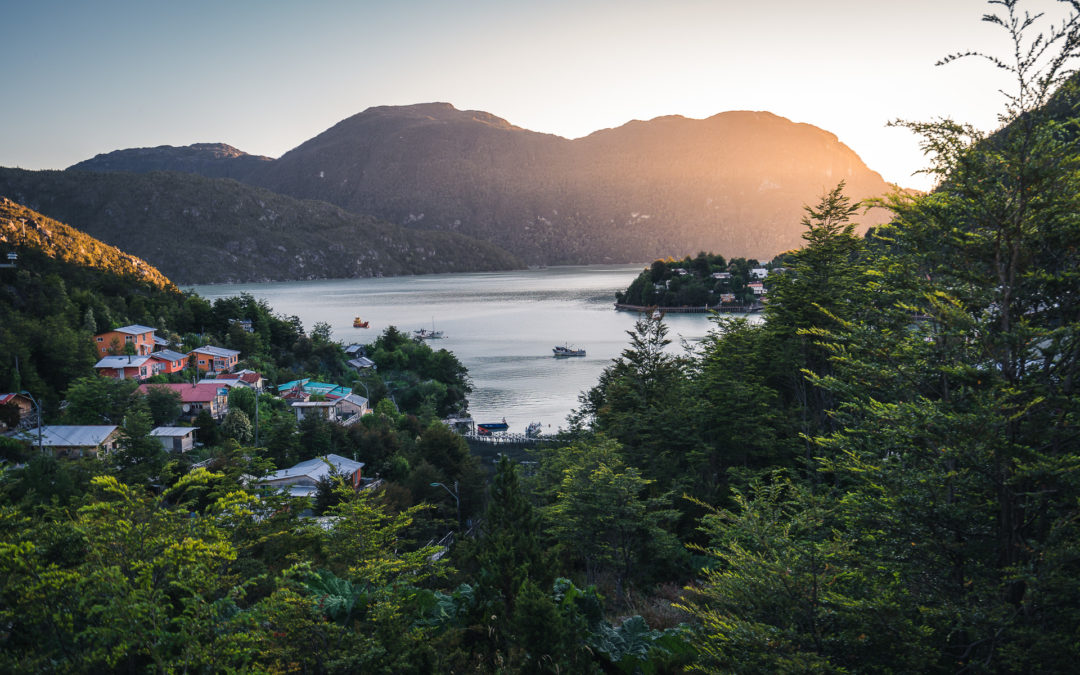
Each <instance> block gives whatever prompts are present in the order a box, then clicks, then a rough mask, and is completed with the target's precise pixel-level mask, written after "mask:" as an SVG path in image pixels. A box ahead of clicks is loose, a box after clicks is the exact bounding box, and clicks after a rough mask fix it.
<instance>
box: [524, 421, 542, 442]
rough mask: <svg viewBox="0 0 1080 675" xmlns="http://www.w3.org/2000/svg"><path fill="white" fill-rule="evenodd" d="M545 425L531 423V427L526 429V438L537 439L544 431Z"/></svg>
mask: <svg viewBox="0 0 1080 675" xmlns="http://www.w3.org/2000/svg"><path fill="white" fill-rule="evenodd" d="M543 429H544V425H543V424H541V423H540V422H531V423H529V426H527V427H525V436H527V437H528V438H536V437H537V436H539V435H540V433H541V432H542V431H543Z"/></svg>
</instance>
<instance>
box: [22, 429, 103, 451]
mask: <svg viewBox="0 0 1080 675" xmlns="http://www.w3.org/2000/svg"><path fill="white" fill-rule="evenodd" d="M116 429H117V426H116V425H115V424H114V425H84V426H77V425H62V424H61V425H57V424H54V425H51V426H45V427H42V428H41V444H42V445H43V446H49V447H79V448H96V447H97V446H99V445H101V444H102V443H104V442H105V441H106V440H108V438H109V435H110V434H112V432H114V431H116ZM13 437H14V438H18V439H20V440H23V441H29V442H30V443H34V444H35V445H36V444H37V442H38V430H37V428H34V429H26V430H24V431H20V432H18V433H16V434H14V435H13Z"/></svg>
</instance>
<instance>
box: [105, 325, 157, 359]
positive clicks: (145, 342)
mask: <svg viewBox="0 0 1080 675" xmlns="http://www.w3.org/2000/svg"><path fill="white" fill-rule="evenodd" d="M128 344H130V345H132V346H134V347H135V353H136V354H138V355H139V356H146V355H148V354H150V353H151V352H153V351H154V333H153V331H150V332H147V333H139V334H137V335H132V334H130V333H118V332H116V331H114V330H113V331H109V332H108V333H101V334H100V335H95V336H94V348H95V349H96V350H97V353H98V354H100V355H102V356H107V355H109V354H123V353H124V347H125V346H126V345H128Z"/></svg>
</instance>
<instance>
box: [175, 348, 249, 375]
mask: <svg viewBox="0 0 1080 675" xmlns="http://www.w3.org/2000/svg"><path fill="white" fill-rule="evenodd" d="M188 357H189V358H191V359H194V360H195V365H196V367H198V369H199V372H204V373H205V372H209V371H214V372H221V371H228V370H232V369H233V368H235V367H236V364H237V363H239V362H240V360H239V358H238V357H237V356H230V357H227V358H222V357H219V356H210V355H209V354H197V353H194V352H192V353H191V354H189V355H188Z"/></svg>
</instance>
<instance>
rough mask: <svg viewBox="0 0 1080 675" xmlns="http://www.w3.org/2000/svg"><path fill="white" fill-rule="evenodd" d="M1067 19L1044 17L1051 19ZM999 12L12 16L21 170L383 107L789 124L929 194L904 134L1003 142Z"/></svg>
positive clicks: (0, 55)
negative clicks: (983, 55) (933, 131)
mask: <svg viewBox="0 0 1080 675" xmlns="http://www.w3.org/2000/svg"><path fill="white" fill-rule="evenodd" d="M1056 4H1057V3H1054V2H1051V1H1049V0H1032V1H1031V2H1028V3H1027V6H1029V9H1030V10H1031V11H1041V10H1043V9H1047V10H1049V11H1050V12H1051V13H1052V12H1054V11H1056V9H1055V5H1056ZM990 9H993V8H992V7H990V6H988V5H987V4H986V3H985V2H984V1H982V0H893V1H890V2H883V1H880V0H815V1H813V2H811V1H810V0H772V1H770V0H758V1H756V2H755V1H752V0H742V1H739V2H733V1H729V0H663V1H661V0H645V1H641V0H494V1H488V0H457V1H456V2H448V1H442V0H382V1H379V2H369V1H367V0H352V1H348V0H305V1H304V2H286V1H284V0H225V1H222V0H182V1H179V2H163V1H161V0H137V1H130V2H129V1H120V0H96V1H95V2H71V0H61V1H56V0H33V1H32V2H31V1H26V0H0V17H2V19H0V69H2V71H0V72H3V80H2V81H3V87H4V91H5V94H6V95H5V96H4V97H3V101H2V102H0V166H5V167H21V168H24V169H63V168H66V167H68V166H70V165H72V164H74V163H76V162H79V161H82V160H84V159H88V158H90V157H93V156H94V155H96V154H98V153H104V152H110V151H112V150H118V149H122V148H134V147H151V146H157V145H188V144H191V143H202V142H221V143H228V144H229V145H232V146H235V147H237V148H239V149H240V150H243V151H245V152H248V153H252V154H258V155H267V156H270V157H279V156H281V155H282V154H283V153H285V152H287V151H288V150H290V149H292V148H294V147H296V146H298V145H300V144H301V143H303V142H304V141H306V140H308V139H310V138H312V137H313V136H315V135H317V134H319V133H321V132H322V131H324V130H326V129H327V128H329V127H331V126H333V125H334V124H336V123H337V122H339V121H341V120H343V119H345V118H347V117H349V116H352V115H354V114H356V113H358V112H361V111H363V110H365V109H366V108H368V107H372V106H379V105H407V104H413V103H425V102H432V101H443V102H448V103H451V104H453V105H454V106H455V107H457V108H458V109H462V110H483V111H485V112H489V113H491V114H494V115H496V116H498V117H501V118H503V119H506V120H507V121H509V122H510V123H512V124H515V125H517V126H519V127H523V128H526V129H531V130H533V131H539V132H544V133H551V134H557V135H560V136H564V137H567V138H578V137H581V136H586V135H588V134H590V133H592V132H594V131H597V130H599V129H604V128H609V127H617V126H620V125H622V124H625V123H626V122H628V121H630V120H635V119H638V120H648V119H652V118H654V117H659V116H663V115H682V116H685V117H690V118H696V119H702V118H705V117H709V116H712V115H715V114H718V113H721V112H724V111H728V110H767V111H770V112H773V113H775V114H777V115H781V116H783V117H786V118H788V119H790V120H792V121H795V122H805V123H809V124H813V125H815V126H818V127H821V128H823V129H825V130H827V131H830V132H832V133H834V134H836V136H837V137H838V138H839V139H840V140H841V141H842V142H844V143H845V144H846V145H848V146H849V147H850V148H852V149H853V150H854V151H855V152H856V153H858V154H859V156H860V157H862V159H863V161H865V162H866V164H867V165H868V166H869V167H870V168H871V169H874V170H875V171H877V172H879V173H880V174H882V176H883V177H884V178H885V179H886V180H888V181H890V182H893V183H897V184H899V185H901V186H903V187H912V188H918V189H926V188H928V187H929V186H930V184H931V183H930V179H929V178H928V177H927V176H925V175H921V174H918V173H916V172H918V171H919V170H920V169H924V168H925V167H926V166H927V164H928V162H927V160H926V158H925V157H924V156H923V154H922V152H921V150H920V148H919V143H918V138H917V137H915V136H914V135H913V134H911V133H910V132H909V131H907V130H905V129H901V128H896V127H889V126H888V123H889V122H890V121H892V120H896V119H905V120H913V121H928V120H931V119H936V118H941V117H948V118H952V119H954V120H957V121H961V122H966V123H970V124H973V125H974V126H976V127H977V128H980V129H983V130H986V131H989V130H992V129H994V128H996V126H997V114H998V113H999V112H1000V111H1001V110H1002V108H1003V103H1004V99H1003V97H1002V95H1001V93H1000V91H999V90H1000V89H1002V88H1005V89H1008V88H1009V87H1010V84H1011V82H1010V80H1009V79H1008V77H1007V75H1006V74H1005V73H1004V71H1000V70H998V69H995V68H994V67H993V66H991V65H990V64H989V63H987V62H986V61H983V60H980V59H964V60H962V61H960V62H957V63H953V64H949V65H946V66H940V67H936V66H935V65H934V64H935V63H936V62H937V61H938V60H939V59H940V58H941V57H943V56H945V55H947V54H950V53H954V52H958V51H967V50H982V51H986V52H989V53H993V54H997V55H1003V56H1007V55H1008V54H1009V52H1010V51H1011V46H1010V44H1009V42H1008V38H1007V35H1006V33H1005V32H1004V31H1003V30H1001V29H1000V28H997V27H994V26H991V25H990V24H987V23H985V22H982V21H980V17H981V16H982V14H984V13H985V12H986V11H988V10H990Z"/></svg>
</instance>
